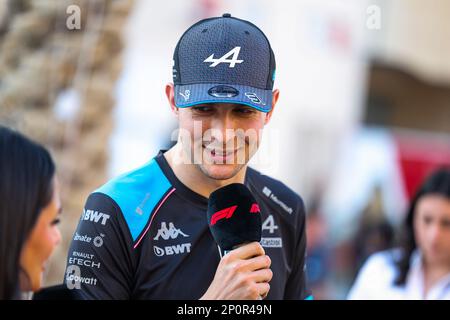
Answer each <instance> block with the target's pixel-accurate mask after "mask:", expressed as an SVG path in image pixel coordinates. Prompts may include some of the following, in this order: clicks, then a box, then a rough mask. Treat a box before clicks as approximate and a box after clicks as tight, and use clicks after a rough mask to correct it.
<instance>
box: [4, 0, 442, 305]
mask: <svg viewBox="0 0 450 320" xmlns="http://www.w3.org/2000/svg"><path fill="white" fill-rule="evenodd" d="M71 6H75V9H76V8H79V12H80V15H81V26H80V28H75V29H70V28H68V26H67V20H68V19H70V18H71V17H72V16H73V12H74V11H72V10H71V9H73V8H74V7H71ZM75 11H76V10H75ZM224 12H229V13H231V14H232V15H233V16H237V17H239V18H243V19H247V20H250V21H252V22H253V23H255V24H256V25H258V26H259V27H260V28H261V29H262V30H263V31H264V32H265V33H266V35H267V36H268V38H269V39H270V42H271V45H272V48H273V50H274V52H275V57H276V61H277V73H276V74H277V76H276V80H275V87H277V88H279V89H280V91H281V95H280V101H279V104H278V106H277V110H276V111H275V113H274V116H273V119H272V121H271V123H270V124H269V126H268V127H267V128H266V130H265V133H264V140H263V141H264V142H263V145H262V147H261V149H260V151H259V152H258V154H257V155H256V156H255V158H254V159H253V160H252V166H254V167H256V168H257V169H259V170H261V171H262V172H264V173H266V174H269V175H271V176H273V177H275V178H277V179H280V180H282V181H284V182H285V183H286V184H287V185H288V186H290V187H291V188H293V189H294V190H295V191H297V192H298V193H299V194H301V195H302V197H303V198H304V200H305V202H306V205H307V209H308V230H307V231H308V253H309V258H308V273H309V278H310V284H311V286H312V288H313V290H314V294H315V296H316V298H319V299H320V298H323V299H340V298H345V295H346V293H347V291H348V288H349V286H350V285H351V283H352V281H353V279H354V277H355V274H356V272H357V270H358V268H359V266H360V265H361V264H362V262H363V261H364V259H365V258H366V257H367V256H368V255H369V254H370V253H372V252H374V251H378V250H383V249H386V248H389V247H390V246H392V245H393V241H394V240H395V237H396V234H397V229H398V227H399V225H400V223H401V222H402V219H403V215H404V212H405V209H406V206H407V204H408V200H409V199H410V198H411V196H412V194H413V193H414V191H415V189H416V188H417V186H418V184H419V183H420V182H421V181H422V180H423V178H424V177H425V176H426V175H427V174H429V173H430V172H431V171H432V170H433V169H435V168H437V167H438V166H440V165H443V164H450V62H449V61H448V57H449V56H450V42H449V41H448V39H449V38H450V2H448V1H446V0H434V1H430V2H428V1H421V0H396V1H388V0H346V1H341V0H298V1H294V0H292V1H278V2H276V1H269V0H246V1H237V0H229V1H225V0H190V1H182V0H176V1H145V0H89V1H87V0H78V1H68V0H67V1H66V0H60V1H54V0H34V1H33V0H0V123H2V124H5V125H8V126H10V127H14V128H17V129H19V130H21V131H22V132H24V133H26V134H28V135H29V136H31V137H32V138H34V139H36V140H38V141H40V142H42V143H44V144H45V145H46V146H47V147H49V148H50V149H51V150H52V154H53V155H54V157H55V159H56V161H57V165H58V171H59V172H58V174H59V176H60V179H61V180H62V186H63V190H62V191H63V202H64V217H63V223H62V226H61V228H62V232H63V238H64V241H63V244H62V245H61V246H60V248H59V249H58V252H57V254H56V255H55V256H54V257H53V259H52V265H51V268H50V272H49V274H48V277H47V280H46V281H47V284H53V283H59V282H61V281H62V279H63V273H64V267H65V260H66V259H65V258H66V254H67V249H68V244H69V243H70V241H71V238H72V236H73V232H74V230H75V228H76V224H77V222H78V219H79V217H80V214H81V212H82V208H83V205H84V201H85V199H86V197H87V196H88V194H89V193H90V192H91V191H92V190H94V189H95V188H96V187H98V186H99V185H101V184H102V183H103V182H105V181H106V180H107V179H108V178H110V177H112V176H115V175H117V174H119V173H122V172H124V171H127V170H130V169H132V168H134V167H136V166H138V165H141V164H143V163H144V162H146V161H148V160H149V158H151V157H153V156H154V155H155V154H156V153H157V151H158V150H159V149H166V148H169V147H170V146H171V145H172V144H173V143H174V141H171V134H172V132H173V130H174V129H175V128H176V122H175V118H173V116H172V115H171V113H170V109H169V106H168V103H167V102H166V99H165V95H164V86H165V84H166V83H167V82H170V81H171V66H172V54H173V50H174V48H175V45H176V43H177V41H178V39H179V37H180V36H181V34H182V33H183V32H184V31H185V29H187V28H188V27H189V26H190V25H192V24H193V23H194V22H196V21H197V20H199V19H201V18H205V17H210V16H218V15H221V14H222V13H224Z"/></svg>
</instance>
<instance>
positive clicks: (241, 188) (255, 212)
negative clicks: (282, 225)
mask: <svg viewBox="0 0 450 320" xmlns="http://www.w3.org/2000/svg"><path fill="white" fill-rule="evenodd" d="M207 217H208V225H209V229H210V230H211V233H212V235H213V237H214V240H216V242H217V244H218V245H219V247H220V249H221V250H222V251H221V254H222V256H223V255H224V254H226V253H227V252H228V251H230V250H233V249H234V248H235V247H236V246H239V245H242V244H246V243H249V242H253V241H258V242H260V241H261V228H262V226H261V212H260V209H259V205H258V203H257V202H256V200H255V198H254V197H253V195H252V194H251V192H250V190H249V189H248V188H247V187H246V186H245V185H243V184H241V183H233V184H229V185H227V186H225V187H222V188H219V189H217V190H216V191H214V192H213V193H211V195H210V196H209V201H208V211H207Z"/></svg>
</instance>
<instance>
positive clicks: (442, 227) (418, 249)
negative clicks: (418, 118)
mask: <svg viewBox="0 0 450 320" xmlns="http://www.w3.org/2000/svg"><path fill="white" fill-rule="evenodd" d="M348 298H349V299H384V300H385V299H427V300H438V299H446V300H449V299H450V168H443V169H440V170H438V171H436V172H435V173H434V174H432V175H431V176H430V177H429V178H428V179H427V180H426V181H425V183H424V184H423V185H422V186H421V187H420V189H419V191H418V192H417V194H416V195H415V197H414V198H413V200H412V202H411V205H410V208H409V210H408V214H407V216H406V220H405V224H404V230H403V234H402V238H401V242H400V246H399V248H396V249H394V250H390V251H384V252H380V253H376V254H374V255H372V256H371V257H369V259H368V260H367V262H366V263H365V265H364V266H363V268H362V269H361V271H360V273H359V275H358V277H357V279H356V282H355V284H354V286H353V288H352V289H351V290H350V293H349V296H348Z"/></svg>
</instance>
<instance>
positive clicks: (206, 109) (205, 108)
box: [192, 106, 212, 112]
mask: <svg viewBox="0 0 450 320" xmlns="http://www.w3.org/2000/svg"><path fill="white" fill-rule="evenodd" d="M192 109H193V110H194V111H196V112H210V111H212V108H211V107H208V106H196V107H192Z"/></svg>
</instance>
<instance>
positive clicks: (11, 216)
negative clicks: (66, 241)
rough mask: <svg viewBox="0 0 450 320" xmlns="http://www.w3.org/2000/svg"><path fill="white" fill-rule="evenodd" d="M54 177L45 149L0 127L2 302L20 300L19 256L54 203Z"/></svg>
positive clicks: (49, 158)
mask: <svg viewBox="0 0 450 320" xmlns="http://www.w3.org/2000/svg"><path fill="white" fill-rule="evenodd" d="M54 174H55V165H54V163H53V160H52V158H51V156H50V154H49V153H48V151H47V150H46V149H44V148H43V147H42V146H40V145H38V144H37V143H34V142H32V141H30V140H28V139H27V138H26V137H24V136H23V135H21V134H19V133H17V132H14V131H12V130H10V129H7V128H5V127H2V126H0V300H2V299H13V298H18V297H19V296H18V294H19V293H20V288H19V270H20V265H19V263H20V254H21V251H22V248H23V246H24V243H25V241H26V240H27V238H28V236H29V235H30V233H31V231H32V229H33V227H34V225H35V223H36V221H37V219H38V217H39V214H40V212H41V209H43V208H45V207H46V206H47V205H48V204H49V203H50V201H51V199H52V196H53V182H52V181H53V176H54Z"/></svg>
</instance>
